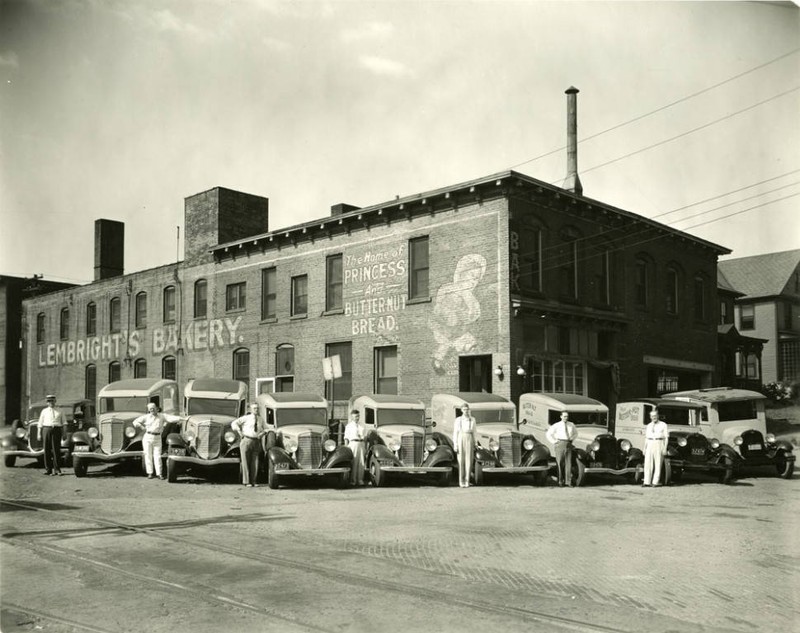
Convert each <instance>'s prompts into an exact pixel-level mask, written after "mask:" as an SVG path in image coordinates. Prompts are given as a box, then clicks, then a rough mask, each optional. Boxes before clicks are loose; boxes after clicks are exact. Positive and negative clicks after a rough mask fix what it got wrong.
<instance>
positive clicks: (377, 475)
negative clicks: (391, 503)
mask: <svg viewBox="0 0 800 633" xmlns="http://www.w3.org/2000/svg"><path fill="white" fill-rule="evenodd" d="M369 474H370V476H371V477H372V485H373V486H375V487H376V488H380V487H381V486H385V485H386V473H384V472H383V469H382V468H381V464H380V462H379V461H378V460H377V459H372V460H371V461H370V463H369Z"/></svg>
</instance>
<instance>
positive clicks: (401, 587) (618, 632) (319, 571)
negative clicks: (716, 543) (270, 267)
mask: <svg viewBox="0 0 800 633" xmlns="http://www.w3.org/2000/svg"><path fill="white" fill-rule="evenodd" d="M0 503H3V504H8V505H11V506H16V507H19V508H23V509H26V510H35V511H37V512H46V513H53V514H59V515H64V516H67V517H69V518H70V519H72V520H78V521H81V522H84V523H96V524H100V525H105V526H108V527H114V528H116V529H119V530H123V531H126V532H132V533H136V534H142V535H145V536H149V537H151V538H158V539H163V540H166V541H170V542H176V543H179V544H181V545H183V546H185V547H189V548H192V547H194V548H197V549H201V550H206V551H212V552H215V553H219V552H222V553H225V554H228V555H230V556H235V557H238V558H245V559H247V560H249V561H251V562H252V561H253V560H258V561H260V562H262V563H265V564H268V565H277V566H281V567H289V568H293V569H296V570H300V571H304V572H308V573H311V574H315V575H322V576H325V577H328V578H331V579H332V580H335V581H337V582H343V583H347V584H350V585H355V586H361V587H365V588H368V589H376V588H378V589H383V590H385V591H388V592H400V593H403V594H405V595H408V596H411V597H412V598H419V599H423V600H430V601H437V602H441V603H443V604H446V605H450V606H452V605H457V606H459V607H464V608H468V609H472V610H475V611H480V612H483V613H496V614H501V615H505V616H508V615H513V616H515V617H517V618H519V619H521V620H533V621H536V622H540V623H545V624H555V625H558V626H561V627H564V628H571V629H574V630H577V631H587V632H597V633H630V631H631V630H630V629H621V628H616V627H613V626H606V625H603V624H596V623H593V622H586V621H582V620H577V619H574V618H567V617H563V616H557V615H551V614H548V613H545V612H542V611H537V610H534V609H528V608H525V607H519V606H514V605H507V604H505V605H496V604H493V603H491V602H487V601H483V600H478V599H474V598H465V597H463V596H460V595H456V594H452V593H448V592H446V591H441V590H437V589H424V590H423V589H419V588H418V587H416V586H414V585H410V584H406V583H403V582H400V581H396V580H388V579H384V578H374V577H368V576H363V575H360V574H356V573H353V572H347V571H342V570H333V569H329V568H327V567H322V566H320V565H315V564H312V563H306V562H302V561H298V560H295V559H291V558H283V557H280V556H275V555H272V554H265V553H264V552H245V551H243V550H238V549H235V548H232V547H229V546H225V545H222V544H220V543H208V542H205V541H197V540H191V541H189V540H186V539H185V538H181V537H177V536H173V535H170V534H165V533H163V532H161V531H159V530H156V529H154V528H147V527H145V528H143V527H138V526H134V525H130V524H125V523H120V522H118V521H113V520H110V519H101V518H98V517H91V516H86V515H80V514H75V513H73V512H67V511H64V510H56V509H50V508H41V507H38V506H36V505H33V504H26V503H25V502H21V501H11V500H8V499H0ZM20 536H22V535H20ZM15 538H16V536H15V537H13V538H10V537H8V536H6V535H3V536H2V540H4V541H8V542H11V543H13V542H14V539H15ZM31 546H33V545H32V544H31ZM36 546H38V547H44V548H47V547H53V546H42V545H39V544H37V545H36ZM66 555H70V554H66ZM73 556H78V558H80V559H83V560H84V562H86V563H87V564H88V563H92V564H95V562H94V561H91V560H90V559H88V558H85V557H83V556H80V555H73ZM96 564H97V565H98V566H104V567H106V568H107V569H112V570H113V569H115V568H114V566H112V565H109V564H108V563H101V562H97V563H96ZM116 569H118V570H119V571H120V573H134V572H127V570H123V569H121V568H116ZM159 582H163V581H161V580H159ZM212 593H213V592H212ZM215 599H216V598H215ZM220 601H222V602H226V601H225V600H220ZM226 603H227V602H226ZM249 606H250V607H251V608H252V609H255V610H257V611H258V612H259V613H263V612H264V610H263V608H262V607H258V606H254V605H249ZM243 608H244V607H243ZM269 615H275V614H273V613H271V612H270V613H269ZM275 617H281V616H275ZM281 619H284V620H285V619H286V618H284V617H282V618H281ZM292 623H293V624H297V623H296V622H292ZM316 628H317V630H324V629H319V628H318V627H316Z"/></svg>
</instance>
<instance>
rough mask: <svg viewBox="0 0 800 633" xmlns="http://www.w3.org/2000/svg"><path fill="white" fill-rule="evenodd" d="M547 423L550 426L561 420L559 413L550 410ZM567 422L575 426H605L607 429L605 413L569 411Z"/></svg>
mask: <svg viewBox="0 0 800 633" xmlns="http://www.w3.org/2000/svg"><path fill="white" fill-rule="evenodd" d="M547 417H548V420H547V421H548V423H549V424H550V426H552V425H553V424H555V423H556V422H558V421H559V420H560V419H561V411H555V410H553V409H550V412H549V413H548V416H547ZM569 421H570V422H572V423H573V424H574V425H575V426H588V425H590V424H591V425H593V426H605V427H608V413H606V412H605V411H570V412H569Z"/></svg>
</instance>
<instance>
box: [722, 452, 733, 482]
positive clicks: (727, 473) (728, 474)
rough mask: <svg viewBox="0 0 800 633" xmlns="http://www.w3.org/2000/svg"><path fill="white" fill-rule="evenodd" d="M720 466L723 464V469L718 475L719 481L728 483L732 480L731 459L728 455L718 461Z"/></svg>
mask: <svg viewBox="0 0 800 633" xmlns="http://www.w3.org/2000/svg"><path fill="white" fill-rule="evenodd" d="M719 463H720V464H721V465H722V466H725V470H723V471H722V472H721V473H720V475H719V483H721V484H729V483H732V482H733V461H731V459H730V458H729V457H723V458H722V459H721V460H720V462H719Z"/></svg>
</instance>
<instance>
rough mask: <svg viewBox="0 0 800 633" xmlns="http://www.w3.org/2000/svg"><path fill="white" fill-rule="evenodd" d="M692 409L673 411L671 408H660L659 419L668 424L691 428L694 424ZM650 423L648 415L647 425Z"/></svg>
mask: <svg viewBox="0 0 800 633" xmlns="http://www.w3.org/2000/svg"><path fill="white" fill-rule="evenodd" d="M692 414H693V412H692V410H691V409H671V408H670V407H665V406H663V405H662V406H659V407H658V419H659V420H661V421H662V422H666V423H667V424H676V425H681V424H682V425H683V426H691V425H693V424H694V417H693V415H692ZM649 421H650V417H649V415H648V417H647V419H646V420H645V424H647V423H648V422H649Z"/></svg>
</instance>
